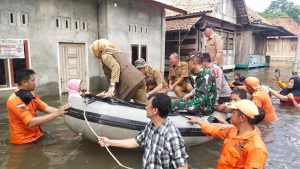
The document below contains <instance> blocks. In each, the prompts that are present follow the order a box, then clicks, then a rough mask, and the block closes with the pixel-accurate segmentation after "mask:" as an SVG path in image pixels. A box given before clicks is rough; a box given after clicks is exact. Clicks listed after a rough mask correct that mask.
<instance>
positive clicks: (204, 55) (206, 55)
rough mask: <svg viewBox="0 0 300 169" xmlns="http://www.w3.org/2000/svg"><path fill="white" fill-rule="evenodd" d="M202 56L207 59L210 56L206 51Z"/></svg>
mask: <svg viewBox="0 0 300 169" xmlns="http://www.w3.org/2000/svg"><path fill="white" fill-rule="evenodd" d="M202 57H203V59H208V58H210V55H209V53H208V52H204V53H203V54H202Z"/></svg>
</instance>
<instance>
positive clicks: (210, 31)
mask: <svg viewBox="0 0 300 169" xmlns="http://www.w3.org/2000/svg"><path fill="white" fill-rule="evenodd" d="M200 30H201V31H202V32H203V34H204V36H205V37H207V38H208V40H207V43H206V45H205V51H206V52H208V53H209V55H210V58H211V62H212V64H216V65H218V66H219V67H221V68H223V43H224V42H223V39H222V37H221V36H220V35H218V34H217V33H216V32H215V31H214V26H213V25H212V24H205V25H204V26H203V27H202V28H201V29H200Z"/></svg>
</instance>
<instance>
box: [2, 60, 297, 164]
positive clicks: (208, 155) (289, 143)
mask: <svg viewBox="0 0 300 169" xmlns="http://www.w3.org/2000/svg"><path fill="white" fill-rule="evenodd" d="M275 68H280V69H281V76H282V79H283V80H288V78H289V77H290V75H291V66H290V63H275V64H272V65H271V67H270V68H260V69H251V70H239V71H238V72H240V73H241V74H242V75H244V76H248V75H252V76H257V77H259V78H260V79H261V81H262V83H263V84H266V85H268V86H271V87H273V88H276V89H279V88H278V86H277V85H276V84H275V83H274V81H272V77H273V75H274V69H275ZM227 75H228V77H229V78H232V76H233V73H228V74H227ZM44 100H45V101H46V102H47V103H48V104H49V105H51V106H55V107H57V106H59V105H61V104H63V103H65V99H60V98H58V97H47V98H44ZM273 103H274V106H275V109H276V112H277V114H278V116H279V120H278V121H276V122H274V123H273V124H271V125H266V124H260V125H259V126H258V127H259V128H260V130H261V132H262V135H263V140H264V142H265V144H266V146H267V149H268V155H269V157H268V161H267V164H266V168H271V169H277V168H278V169H299V168H300V132H299V131H300V111H299V110H296V109H295V108H291V107H282V106H280V105H279V100H278V99H276V98H274V97H273ZM42 130H43V131H44V132H45V133H46V134H45V136H44V137H43V138H42V139H41V140H40V141H38V142H37V143H34V144H28V145H21V146H16V145H11V144H10V142H9V124H8V120H7V112H6V109H5V106H4V105H0V168H1V169H5V168H7V169H96V168H97V169H121V167H119V166H118V165H117V163H116V162H115V161H114V160H113V159H112V158H111V157H110V156H109V154H108V153H107V152H106V150H105V149H103V148H101V147H100V146H99V145H97V144H96V143H92V142H90V141H86V140H84V139H82V137H81V136H79V135H76V134H74V133H73V132H72V131H71V130H70V129H69V128H68V126H67V125H66V124H65V123H64V119H63V118H57V119H56V120H53V121H51V122H50V123H48V124H45V125H43V126H42ZM221 146H222V141H219V140H212V141H210V142H207V143H204V144H201V145H197V146H193V147H188V148H187V152H188V154H189V156H190V158H189V161H188V163H189V166H190V168H195V169H208V168H215V167H216V165H217V161H218V158H219V156H220V153H219V151H220V148H221ZM111 150H112V152H113V153H114V154H115V156H117V158H118V159H119V160H120V161H121V162H122V163H123V164H125V165H127V166H130V167H133V168H141V163H142V155H143V152H142V151H141V150H128V149H121V148H111Z"/></svg>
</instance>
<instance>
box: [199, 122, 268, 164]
mask: <svg viewBox="0 0 300 169" xmlns="http://www.w3.org/2000/svg"><path fill="white" fill-rule="evenodd" d="M201 129H202V131H203V132H204V133H205V134H207V135H210V136H213V137H216V138H219V139H222V140H224V145H223V147H222V149H221V157H220V159H219V161H218V166H217V168H218V169H227V168H228V169H229V168H230V169H231V168H237V169H239V168H240V169H241V168H243V169H254V168H255V169H263V168H264V166H265V162H266V160H267V156H268V155H267V149H266V146H265V144H264V142H263V141H262V139H261V137H260V134H259V133H260V132H259V130H258V128H256V127H255V129H254V130H253V131H251V132H249V133H246V134H244V135H240V136H237V134H238V129H237V128H236V127H231V128H221V127H218V126H215V125H211V124H209V123H203V124H202V125H201Z"/></svg>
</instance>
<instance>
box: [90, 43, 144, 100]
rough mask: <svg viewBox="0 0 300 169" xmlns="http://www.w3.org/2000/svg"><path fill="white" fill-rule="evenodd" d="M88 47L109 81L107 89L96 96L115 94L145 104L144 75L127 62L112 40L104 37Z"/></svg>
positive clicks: (123, 98)
mask: <svg viewBox="0 0 300 169" xmlns="http://www.w3.org/2000/svg"><path fill="white" fill-rule="evenodd" d="M90 49H91V51H92V52H93V54H94V56H95V57H96V58H97V59H99V60H100V61H101V63H102V67H103V71H104V74H105V76H106V78H107V80H108V81H109V83H110V86H109V89H108V91H107V92H103V93H100V94H99V95H98V96H105V97H112V96H116V97H117V98H119V99H122V100H128V101H129V100H131V99H133V100H134V101H135V102H137V103H141V104H146V102H147V95H146V81H145V76H144V75H143V73H141V72H140V71H138V70H137V69H136V68H135V67H134V66H133V65H132V64H131V63H129V61H128V60H127V59H126V58H125V57H124V56H123V54H122V52H121V51H120V50H119V49H118V48H117V47H116V46H115V45H114V44H113V43H112V42H110V41H108V40H106V39H100V40H96V41H94V42H93V43H92V45H91V46H90Z"/></svg>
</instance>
